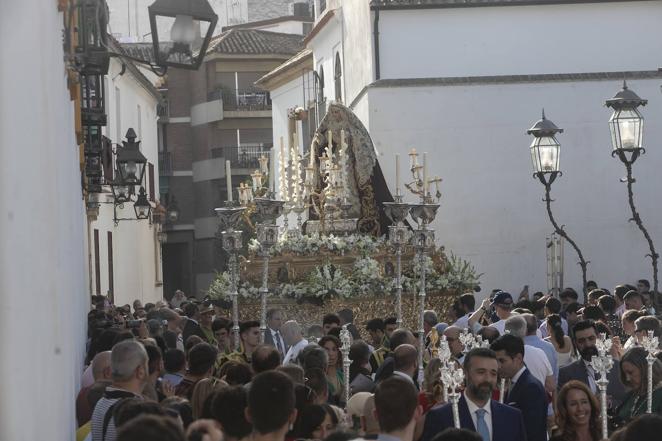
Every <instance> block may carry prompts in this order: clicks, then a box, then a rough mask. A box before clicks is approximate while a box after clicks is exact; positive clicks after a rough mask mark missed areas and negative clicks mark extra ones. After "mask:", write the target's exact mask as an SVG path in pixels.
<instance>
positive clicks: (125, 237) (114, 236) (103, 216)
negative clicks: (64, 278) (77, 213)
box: [88, 58, 163, 305]
mask: <svg viewBox="0 0 662 441" xmlns="http://www.w3.org/2000/svg"><path fill="white" fill-rule="evenodd" d="M129 63H130V62H128V61H125V62H124V63H123V62H122V61H119V60H117V59H114V58H113V59H111V62H110V67H109V70H108V74H107V75H106V93H105V97H106V114H107V117H108V124H107V126H106V127H105V129H104V135H105V136H106V137H107V138H109V139H110V140H111V142H112V143H113V144H114V145H115V144H121V143H122V141H125V140H126V133H127V131H128V130H129V129H130V128H132V129H133V130H134V131H135V133H136V135H137V138H136V141H140V151H141V153H142V154H143V155H144V156H145V157H146V158H147V166H146V167H145V177H144V181H143V186H144V188H145V191H146V193H147V197H148V200H149V201H150V204H151V205H152V206H156V204H157V203H158V202H159V200H160V195H159V183H158V178H159V172H158V128H157V125H158V123H157V120H158V116H157V105H158V102H159V92H158V90H157V89H156V88H155V87H154V86H153V85H152V84H151V82H150V81H149V80H148V79H147V78H146V77H145V76H144V75H143V74H142V73H140V71H139V70H138V69H137V68H136V67H135V66H134V65H132V64H129ZM123 66H124V67H123ZM106 179H108V178H106ZM135 190H136V194H137V193H138V191H139V188H138V187H136V189H135ZM96 196H97V199H98V201H99V202H100V204H99V215H98V217H97V219H96V220H94V221H91V222H90V223H89V231H88V234H89V237H88V243H89V248H88V271H89V281H88V290H89V292H90V295H108V296H109V297H111V298H112V299H113V301H114V303H115V304H116V305H124V304H127V303H128V304H131V303H132V302H133V301H134V300H136V299H138V300H140V301H141V302H142V303H143V304H144V303H147V302H152V303H153V302H156V301H158V300H161V299H162V298H163V275H162V263H161V244H160V242H159V231H160V226H159V225H156V224H153V223H152V222H151V221H150V220H137V219H136V213H135V210H134V207H133V202H128V203H126V204H124V205H123V206H117V207H115V206H114V202H113V201H114V200H113V195H112V193H111V191H110V187H109V186H104V192H103V193H101V194H98V195H96ZM134 199H135V196H134ZM115 218H117V219H119V221H118V222H117V223H115Z"/></svg>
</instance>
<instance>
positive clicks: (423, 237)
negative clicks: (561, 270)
mask: <svg viewBox="0 0 662 441" xmlns="http://www.w3.org/2000/svg"><path fill="white" fill-rule="evenodd" d="M426 199H427V198H424V200H423V203H422V204H414V205H412V206H411V208H410V213H411V216H412V217H413V218H414V221H415V222H416V223H417V224H418V229H417V230H416V231H414V234H413V235H412V238H411V240H412V242H413V243H412V245H413V246H414V249H415V250H416V252H417V254H418V256H417V257H418V260H419V263H420V289H419V291H418V297H419V303H420V304H419V311H418V312H419V321H418V324H419V326H418V332H419V335H418V339H419V346H420V348H421V350H420V351H418V363H419V364H418V375H419V379H420V378H423V349H424V348H425V343H424V342H425V335H424V334H425V328H424V326H423V321H424V320H423V319H424V317H423V316H424V314H425V297H426V292H425V277H426V267H425V266H426V265H425V263H426V259H425V257H426V251H427V250H429V249H430V248H433V247H434V230H431V229H429V228H428V224H430V223H431V222H432V221H433V220H434V218H435V216H436V214H437V210H438V209H439V204H431V203H426Z"/></svg>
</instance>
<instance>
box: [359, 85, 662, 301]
mask: <svg viewBox="0 0 662 441" xmlns="http://www.w3.org/2000/svg"><path fill="white" fill-rule="evenodd" d="M630 86H631V89H633V90H635V91H636V92H637V93H638V94H640V96H642V97H646V98H649V99H650V101H649V105H648V106H646V107H645V108H644V109H643V114H644V115H645V117H646V119H647V122H648V124H646V126H645V135H644V138H645V144H646V147H647V148H648V153H647V154H646V155H644V156H643V157H641V158H640V159H639V160H638V161H637V162H636V164H635V166H634V172H635V177H636V178H637V182H636V183H635V196H636V201H637V207H638V208H639V211H640V214H641V216H642V218H643V220H644V223H645V225H646V226H647V228H648V229H649V231H650V233H651V235H652V237H653V240H654V241H655V242H656V244H657V246H658V248H659V247H662V210H660V209H659V206H658V205H659V188H661V187H662V175H661V174H660V173H659V172H658V171H659V169H660V166H661V165H662V153H660V150H659V148H658V146H659V144H660V142H661V141H662V127H661V126H660V125H659V124H657V123H656V121H659V120H660V119H662V97H661V96H660V92H659V87H660V81H659V80H645V81H644V80H641V81H631V82H630ZM619 89H620V82H619V81H601V82H556V83H545V84H513V85H485V86H478V85H475V86H452V87H451V86H448V87H416V88H411V87H410V88H374V89H373V88H371V89H369V91H368V102H369V107H370V115H369V130H370V134H371V136H372V139H373V141H374V143H375V146H376V148H377V150H378V151H379V162H380V165H381V166H382V170H383V171H384V175H385V177H386V180H387V182H389V183H390V185H391V191H394V187H393V186H394V181H395V170H394V167H395V164H394V163H395V159H394V154H395V153H396V152H399V153H400V155H401V158H405V160H406V159H407V156H406V154H407V152H408V151H409V150H410V149H411V148H412V147H415V148H416V149H417V150H418V151H419V152H424V151H426V152H428V167H429V174H430V175H431V176H433V175H439V176H441V177H442V178H443V183H442V193H443V196H442V200H441V208H440V210H439V214H438V218H437V220H436V222H435V223H434V226H433V227H434V228H435V229H436V231H437V242H438V243H439V244H443V245H445V246H446V247H447V248H448V249H450V250H452V251H454V252H456V253H457V254H459V255H461V256H463V257H465V258H468V259H470V260H471V261H472V262H473V263H474V264H475V266H476V267H477V268H478V270H479V271H481V272H484V273H485V275H484V276H483V278H482V281H483V287H484V288H485V289H488V290H490V289H493V288H501V289H505V290H510V292H513V293H515V294H517V293H519V290H520V289H521V287H522V286H523V285H524V284H529V285H530V286H531V289H532V290H536V291H537V290H542V291H544V290H545V289H546V260H545V236H546V235H548V234H549V233H550V232H551V231H552V227H551V224H550V223H549V221H548V218H547V213H546V211H545V204H544V203H543V202H542V197H543V194H544V188H543V186H542V185H541V184H540V183H539V182H538V181H537V180H534V179H532V177H531V176H532V173H533V172H532V167H531V159H530V153H529V148H528V146H529V144H530V142H531V137H529V136H527V135H526V134H525V132H526V130H527V129H528V128H529V127H531V126H532V125H533V124H534V123H535V122H536V121H537V120H538V119H539V118H540V112H541V108H542V107H543V106H544V107H545V111H546V113H547V117H548V118H549V119H551V120H552V121H554V122H555V123H556V124H557V125H558V126H559V127H562V128H564V129H565V133H563V134H561V135H559V137H558V139H559V142H561V144H562V153H561V168H562V170H563V176H561V177H560V178H559V179H558V180H557V181H556V182H555V183H554V184H553V186H552V193H553V194H552V197H553V198H554V199H555V202H554V203H553V211H554V214H555V216H556V218H557V220H558V222H559V224H565V225H566V226H567V231H568V233H569V234H570V235H571V237H573V238H575V240H576V242H577V243H578V245H579V246H580V248H581V249H582V251H583V253H584V255H585V257H586V259H587V260H590V261H591V264H590V265H589V270H588V278H589V279H595V280H597V281H598V283H599V285H600V286H604V287H607V288H613V287H614V286H615V285H616V284H618V283H623V282H635V281H636V280H637V279H639V278H648V279H651V280H652V271H651V267H650V261H649V260H648V259H646V258H644V255H645V254H647V253H648V247H647V244H646V242H645V241H644V239H643V236H642V235H641V233H640V232H639V230H638V229H637V227H636V226H635V225H634V224H632V223H628V222H627V220H628V219H629V218H630V213H629V207H628V205H627V191H626V186H625V184H622V183H620V182H619V179H620V178H621V177H622V176H624V174H625V168H624V166H623V165H622V164H621V162H620V161H619V160H618V159H613V158H612V157H611V156H610V153H611V145H610V141H609V131H608V127H607V120H608V119H609V116H610V111H609V109H606V108H605V107H604V105H603V104H604V100H605V99H606V98H610V97H611V96H613V95H614V93H616V92H617V91H618V90H619ZM403 168H404V166H403ZM405 171H406V170H401V172H402V173H403V176H407V175H404V172H405ZM408 200H410V201H411V202H415V201H414V198H413V197H409V198H408ZM565 261H566V263H565V283H566V285H567V286H572V287H574V288H576V289H577V290H578V291H579V288H580V287H581V272H580V269H579V266H577V265H575V264H574V263H575V262H576V261H577V258H576V255H575V253H574V251H573V250H572V249H571V248H570V247H569V244H566V249H565ZM531 292H533V291H531Z"/></svg>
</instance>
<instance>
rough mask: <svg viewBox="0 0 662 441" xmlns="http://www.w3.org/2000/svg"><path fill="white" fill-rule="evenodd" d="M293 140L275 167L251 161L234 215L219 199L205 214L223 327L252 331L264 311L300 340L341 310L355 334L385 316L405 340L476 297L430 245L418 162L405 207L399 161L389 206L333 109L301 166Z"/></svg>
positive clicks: (469, 271)
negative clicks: (435, 316) (430, 318)
mask: <svg viewBox="0 0 662 441" xmlns="http://www.w3.org/2000/svg"><path fill="white" fill-rule="evenodd" d="M291 118H292V119H293V120H296V118H297V112H296V111H294V112H292V115H291ZM291 126H293V127H296V124H292V125H291ZM299 138H300V137H299V135H298V133H297V132H296V129H295V130H294V131H293V133H292V134H291V136H290V137H289V139H288V142H287V143H285V142H283V140H282V139H281V144H280V151H279V158H278V160H276V158H275V157H274V155H273V154H272V155H271V158H268V157H266V156H265V157H262V158H260V169H259V170H255V172H254V173H252V174H251V181H250V182H245V183H241V184H240V186H239V188H238V194H239V201H238V202H239V203H238V204H237V203H235V202H233V201H232V194H231V193H230V192H228V200H229V202H228V204H226V206H224V207H222V208H218V209H216V212H217V214H218V216H219V219H220V229H219V239H220V241H219V243H220V245H221V249H222V252H223V253H226V257H227V261H228V265H227V270H226V271H224V272H221V273H218V274H217V276H216V278H215V280H214V281H213V283H212V284H211V286H210V288H209V291H208V294H209V296H210V297H211V298H214V299H218V300H221V301H223V302H225V303H226V304H227V306H228V307H231V308H232V309H233V316H234V318H235V324H236V323H237V320H236V319H237V318H238V319H240V320H241V319H243V318H244V317H262V323H263V326H264V321H265V312H266V309H267V308H272V307H278V308H281V309H283V310H284V311H285V317H287V318H288V319H295V320H297V321H298V322H299V323H301V324H302V325H303V326H304V329H305V328H306V327H307V326H309V325H312V324H320V323H321V319H322V316H323V315H324V313H326V312H333V311H339V310H340V309H344V308H349V309H351V310H352V311H353V313H354V323H356V324H359V325H360V324H362V323H365V322H366V321H367V320H369V319H371V318H374V317H389V316H395V317H397V320H398V322H399V323H404V324H405V325H406V326H408V327H411V328H416V327H417V325H419V321H420V320H419V318H420V317H421V316H422V311H423V310H424V309H427V308H431V309H435V310H436V311H438V312H440V313H442V314H443V313H444V312H445V311H447V310H448V308H449V306H450V304H451V303H452V302H453V301H454V300H455V298H456V296H457V295H460V294H462V293H463V292H467V291H469V292H472V291H473V290H474V288H475V287H476V286H478V283H479V280H478V279H479V277H480V275H479V274H477V272H476V270H475V269H474V268H473V266H472V265H471V264H470V263H469V262H467V261H464V260H463V259H461V258H458V257H456V256H454V255H453V254H452V253H450V252H447V251H446V250H444V247H443V246H438V245H436V243H435V238H434V231H433V230H432V229H430V227H429V224H430V223H431V222H432V221H433V220H434V218H435V216H436V214H437V211H438V208H439V203H438V202H439V199H440V197H441V193H440V191H439V186H440V181H441V179H440V178H438V177H431V176H428V169H427V164H426V156H425V154H423V155H422V158H419V155H418V154H417V153H416V151H415V150H412V152H411V153H410V154H409V167H408V172H410V173H407V176H411V179H408V180H407V182H403V183H402V184H403V186H404V189H406V192H407V198H406V197H405V194H404V193H405V191H403V188H402V187H401V182H400V158H399V156H396V182H395V195H392V194H391V192H390V191H389V188H388V185H387V183H386V182H385V179H384V176H383V174H382V171H381V168H380V166H379V163H378V161H377V156H376V154H375V149H374V147H373V144H372V140H371V139H370V136H369V134H368V132H367V130H366V129H365V127H364V126H363V124H362V123H361V122H360V121H359V119H358V118H357V117H356V116H355V115H354V114H353V113H352V112H351V111H350V110H349V109H348V108H346V107H345V106H343V105H341V104H332V105H330V107H329V109H328V111H327V114H326V116H325V117H324V119H323V120H322V121H321V123H320V125H319V126H318V128H317V130H316V132H315V134H314V136H313V140H312V144H311V146H310V149H308V151H307V152H306V153H305V155H304V154H303V153H302V150H301V149H300V147H299V142H298V140H299ZM285 144H287V145H285ZM272 153H273V152H272ZM276 162H278V167H277V168H278V170H276ZM228 176H230V173H228ZM276 176H277V177H278V184H279V185H278V188H279V191H278V193H276V191H275V188H276V186H275V179H276ZM228 188H230V185H228ZM405 199H411V200H413V201H415V203H410V202H408V201H407V202H406V201H405ZM279 223H280V225H279ZM421 326H422V325H421ZM359 328H361V326H359Z"/></svg>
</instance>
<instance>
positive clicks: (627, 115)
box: [605, 81, 648, 162]
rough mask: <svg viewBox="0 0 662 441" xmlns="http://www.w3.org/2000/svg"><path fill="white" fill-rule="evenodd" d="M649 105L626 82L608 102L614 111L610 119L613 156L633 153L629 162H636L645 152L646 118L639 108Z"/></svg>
mask: <svg viewBox="0 0 662 441" xmlns="http://www.w3.org/2000/svg"><path fill="white" fill-rule="evenodd" d="M647 103H648V100H645V99H642V98H640V97H639V96H638V95H637V94H636V93H634V92H633V91H631V90H630V89H628V85H627V83H626V82H625V81H623V89H622V90H621V91H620V92H618V93H617V94H616V95H615V96H614V97H613V98H612V99H609V100H607V101H606V103H605V104H606V105H607V107H611V108H612V109H614V113H612V115H611V118H609V131H610V132H611V144H612V148H613V152H612V156H613V155H616V154H618V155H625V154H626V153H631V154H632V158H631V159H630V160H629V161H630V162H634V161H635V160H636V159H637V157H638V156H639V154H641V153H642V152H643V150H644V149H643V147H642V145H643V131H644V117H643V116H641V113H639V111H638V110H637V107H639V106H645V105H646V104H647Z"/></svg>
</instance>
